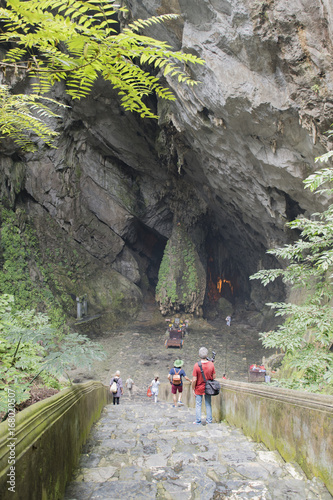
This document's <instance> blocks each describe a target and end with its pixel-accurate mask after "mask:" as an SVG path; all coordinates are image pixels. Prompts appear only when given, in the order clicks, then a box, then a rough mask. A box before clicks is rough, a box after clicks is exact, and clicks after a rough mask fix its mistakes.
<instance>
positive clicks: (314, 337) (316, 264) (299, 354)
mask: <svg viewBox="0 0 333 500" xmlns="http://www.w3.org/2000/svg"><path fill="white" fill-rule="evenodd" d="M329 134H330V135H332V134H333V131H330V132H329ZM332 154H333V152H332V151H330V152H329V153H328V154H326V155H323V156H322V157H320V158H318V159H317V160H318V161H319V160H320V161H327V160H328V159H329V157H330V156H332ZM332 180H333V167H330V168H325V169H323V170H321V171H318V172H315V173H314V174H313V175H311V176H309V177H308V178H307V179H306V180H305V187H306V188H308V189H310V190H311V191H316V192H320V193H326V194H328V195H331V194H332V192H333V189H332V187H330V185H329V183H330V182H332ZM321 186H323V188H322V189H318V188H319V187H321ZM287 225H288V226H289V227H290V228H292V229H297V230H298V231H299V232H300V237H299V239H298V240H297V241H296V242H295V243H294V244H291V245H285V246H284V247H282V248H277V249H272V250H269V251H268V253H270V254H272V255H275V256H276V257H278V258H279V259H282V260H285V261H286V267H285V268H283V269H270V270H261V271H259V272H257V273H256V274H254V275H253V276H251V277H250V279H260V280H261V282H262V284H263V285H265V286H266V285H267V284H268V283H270V282H272V281H274V280H275V279H277V278H278V277H280V278H281V279H282V281H283V282H284V283H286V284H289V285H291V286H292V288H293V289H301V290H302V294H303V297H304V298H303V300H302V301H301V303H300V304H294V303H270V304H267V305H269V306H270V307H271V308H272V309H274V310H275V315H276V316H281V317H284V318H285V321H284V323H283V324H281V325H280V326H278V327H277V329H276V330H273V331H269V332H262V333H261V334H260V336H261V339H262V341H263V344H264V346H265V347H279V348H281V349H282V350H283V351H284V352H286V356H285V359H284V362H283V369H282V372H283V371H288V370H289V377H288V379H287V380H279V384H281V385H283V386H285V387H293V388H305V389H307V390H310V391H313V392H328V393H332V392H333V353H332V352H331V351H330V348H331V346H332V345H333V309H332V301H333V205H330V206H329V207H328V209H327V210H325V211H324V212H322V213H316V214H313V215H312V217H311V219H307V218H300V219H296V220H294V221H292V222H290V223H288V224H287Z"/></svg>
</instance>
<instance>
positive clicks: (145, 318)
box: [71, 304, 274, 391]
mask: <svg viewBox="0 0 333 500" xmlns="http://www.w3.org/2000/svg"><path fill="white" fill-rule="evenodd" d="M166 329H167V323H166V321H165V318H164V317H163V316H162V315H161V314H160V313H159V311H158V310H157V308H156V306H155V305H153V304H147V305H146V306H145V307H144V309H143V311H142V312H141V314H140V315H139V317H138V318H137V320H136V321H135V322H134V323H132V324H130V325H127V326H126V327H124V328H120V329H114V330H113V329H110V330H109V331H107V332H104V333H103V334H102V335H100V336H99V337H98V338H94V340H96V341H98V342H100V343H101V344H102V346H103V350H104V351H105V353H106V358H105V359H104V360H103V361H99V362H96V363H95V364H94V366H93V368H92V370H91V371H90V372H88V371H87V370H82V369H78V370H75V371H73V372H72V373H71V378H73V379H74V381H75V382H84V381H86V380H89V379H96V380H101V381H102V382H103V383H105V384H106V385H108V384H109V381H110V379H111V378H112V376H113V375H114V373H115V371H116V370H120V372H121V378H122V379H123V381H125V380H126V378H127V377H131V378H132V379H133V380H134V382H135V386H136V389H137V390H140V391H141V390H145V389H146V388H147V386H148V385H149V383H150V382H151V380H152V378H153V377H154V375H155V374H158V375H159V377H160V381H161V382H166V381H167V375H168V373H169V370H170V369H171V368H172V367H173V362H174V360H175V359H182V360H183V361H184V370H185V372H186V374H187V375H188V376H189V377H191V375H192V369H193V365H194V363H195V362H196V361H198V351H199V348H200V347H201V346H205V347H207V349H208V350H209V355H210V356H211V353H212V351H215V352H216V358H215V366H216V372H217V377H222V375H223V373H226V374H227V378H228V379H231V380H237V381H243V382H247V381H248V369H249V366H250V365H251V364H253V363H259V364H261V363H262V359H263V357H264V356H266V357H268V356H269V355H270V354H273V352H274V351H272V350H267V349H265V348H264V347H263V346H262V344H261V342H260V340H259V339H258V331H257V330H256V329H255V328H253V327H251V326H249V324H248V322H247V318H246V316H244V315H242V316H239V317H237V314H235V315H234V316H233V319H232V322H231V326H230V327H228V326H227V325H226V322H225V320H223V321H221V320H215V321H207V320H204V319H191V320H190V325H189V329H188V334H187V335H186V336H185V338H184V346H183V348H182V349H179V348H166V347H165V345H164V344H165V340H166V338H167V335H166Z"/></svg>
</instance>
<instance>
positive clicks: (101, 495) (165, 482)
mask: <svg viewBox="0 0 333 500" xmlns="http://www.w3.org/2000/svg"><path fill="white" fill-rule="evenodd" d="M194 413H195V411H194V409H192V408H186V407H185V406H181V407H178V408H173V407H172V404H171V403H167V402H161V401H159V402H157V403H156V404H154V403H153V402H152V401H151V399H149V398H147V397H146V396H145V395H143V394H141V395H140V394H136V396H135V397H134V398H133V399H132V400H129V399H128V397H127V396H124V397H122V398H121V401H120V404H119V406H117V405H116V406H113V405H109V406H107V407H106V408H105V409H104V410H103V412H102V416H101V419H100V420H99V422H97V423H96V424H95V425H94V427H93V430H92V432H91V435H90V437H89V439H88V442H87V443H86V445H85V447H84V450H83V454H82V456H81V459H80V464H79V468H78V469H77V471H76V473H75V475H74V478H73V481H72V482H71V483H70V484H69V485H68V487H67V490H66V494H65V497H64V500H97V499H103V500H106V499H107V500H130V499H136V500H140V499H142V500H143V499H144V500H150V499H158V500H162V499H163V500H196V499H198V500H210V499H212V500H222V499H231V500H236V499H252V500H312V499H322V500H329V499H332V498H333V497H332V496H331V495H330V494H329V492H328V491H327V489H326V487H325V486H324V485H323V483H321V481H319V480H317V479H313V480H311V481H310V480H307V478H306V476H305V475H304V473H303V472H302V471H301V469H300V468H299V467H298V466H294V465H292V464H288V463H285V462H284V461H283V459H282V458H281V456H280V455H279V454H278V453H277V452H274V451H268V450H267V449H266V448H265V446H263V445H262V444H258V443H255V442H253V441H252V440H250V439H248V438H247V437H245V436H244V435H243V434H242V432H241V431H239V430H237V429H235V428H232V427H230V426H228V425H227V424H225V423H223V422H222V423H213V424H210V425H205V424H203V425H193V421H194ZM203 422H204V419H203Z"/></svg>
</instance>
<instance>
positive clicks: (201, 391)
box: [192, 347, 216, 425]
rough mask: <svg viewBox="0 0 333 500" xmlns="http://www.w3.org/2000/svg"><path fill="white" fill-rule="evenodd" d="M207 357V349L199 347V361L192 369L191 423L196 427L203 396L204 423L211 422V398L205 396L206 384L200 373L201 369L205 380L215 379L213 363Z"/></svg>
mask: <svg viewBox="0 0 333 500" xmlns="http://www.w3.org/2000/svg"><path fill="white" fill-rule="evenodd" d="M207 356H208V349H206V347H200V349H199V358H200V361H199V362H198V363H195V365H194V367H193V376H192V391H193V394H194V396H195V422H193V423H194V424H197V425H199V424H201V407H202V398H203V396H205V405H206V423H207V424H211V423H212V421H213V418H212V404H211V396H210V395H209V394H205V386H206V384H205V381H204V379H203V376H202V373H201V368H202V370H203V372H204V375H205V377H206V380H213V379H214V378H215V377H216V373H215V366H214V363H213V362H212V361H208V359H207Z"/></svg>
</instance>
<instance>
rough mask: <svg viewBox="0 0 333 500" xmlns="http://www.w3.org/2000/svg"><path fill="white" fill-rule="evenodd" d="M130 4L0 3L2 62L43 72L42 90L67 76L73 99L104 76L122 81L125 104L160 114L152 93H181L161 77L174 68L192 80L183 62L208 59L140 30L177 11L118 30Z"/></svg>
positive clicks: (94, 0) (104, 0)
mask: <svg viewBox="0 0 333 500" xmlns="http://www.w3.org/2000/svg"><path fill="white" fill-rule="evenodd" d="M124 10H125V9H123V8H119V6H117V5H116V4H115V3H114V2H112V1H111V2H110V1H109V0H56V1H55V0H25V1H20V0H7V1H6V7H3V8H0V19H1V20H2V22H3V26H4V29H3V32H2V33H1V35H0V43H2V44H6V47H8V44H10V45H11V47H12V48H10V49H9V50H8V52H7V55H6V58H5V59H4V60H3V61H2V63H1V65H2V67H3V68H13V69H14V70H15V71H16V72H17V71H19V70H22V71H24V72H27V73H28V74H29V75H31V76H32V77H34V78H36V77H37V80H38V81H37V83H36V82H35V83H34V84H33V85H34V89H35V91H36V92H39V93H42V94H45V93H46V92H48V91H49V90H50V89H51V87H52V85H53V84H54V83H55V82H57V81H62V80H63V81H65V82H66V85H67V92H68V94H69V95H70V96H72V98H73V99H80V98H82V97H85V96H87V95H88V93H89V92H90V91H91V89H92V86H93V84H94V82H95V81H96V80H97V79H98V78H99V77H102V78H103V79H104V80H106V81H109V82H110V83H111V85H112V86H113V87H114V88H115V89H117V91H118V93H119V95H120V96H121V103H122V105H123V106H124V108H125V109H126V110H129V111H135V112H138V113H139V114H140V115H141V116H142V117H149V118H152V117H154V118H156V115H155V113H154V112H153V111H152V110H151V109H149V108H148V107H147V105H146V104H145V99H146V97H147V96H148V95H149V94H152V93H155V94H156V95H157V96H158V97H160V98H161V99H166V100H174V99H175V97H174V95H173V94H172V92H171V91H170V89H169V88H168V87H164V86H163V85H162V84H161V83H160V77H161V76H166V75H170V76H171V77H175V78H177V80H178V81H179V82H180V83H185V84H187V85H191V86H192V85H194V84H196V83H197V82H195V81H194V80H192V79H191V78H190V77H189V76H188V74H187V72H186V71H185V70H183V69H182V68H181V66H184V65H188V64H203V61H202V60H201V59H199V58H198V57H196V56H194V55H192V54H185V53H183V52H180V51H173V50H172V48H171V47H170V46H169V45H168V44H167V43H166V42H163V41H158V40H155V39H154V38H151V37H147V36H144V35H142V34H141V31H142V30H143V29H144V28H146V27H148V26H151V25H152V24H159V23H164V22H169V21H172V20H174V19H176V18H177V17H178V16H177V15H174V14H166V15H162V16H158V17H152V18H150V19H146V20H137V21H134V22H133V23H132V24H129V25H128V27H127V28H125V29H123V30H122V31H121V32H118V28H119V27H118V22H117V16H118V14H119V13H120V12H123V11H124ZM146 68H148V70H147V69H146ZM154 72H158V76H154V75H153V74H152V73H154Z"/></svg>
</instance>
